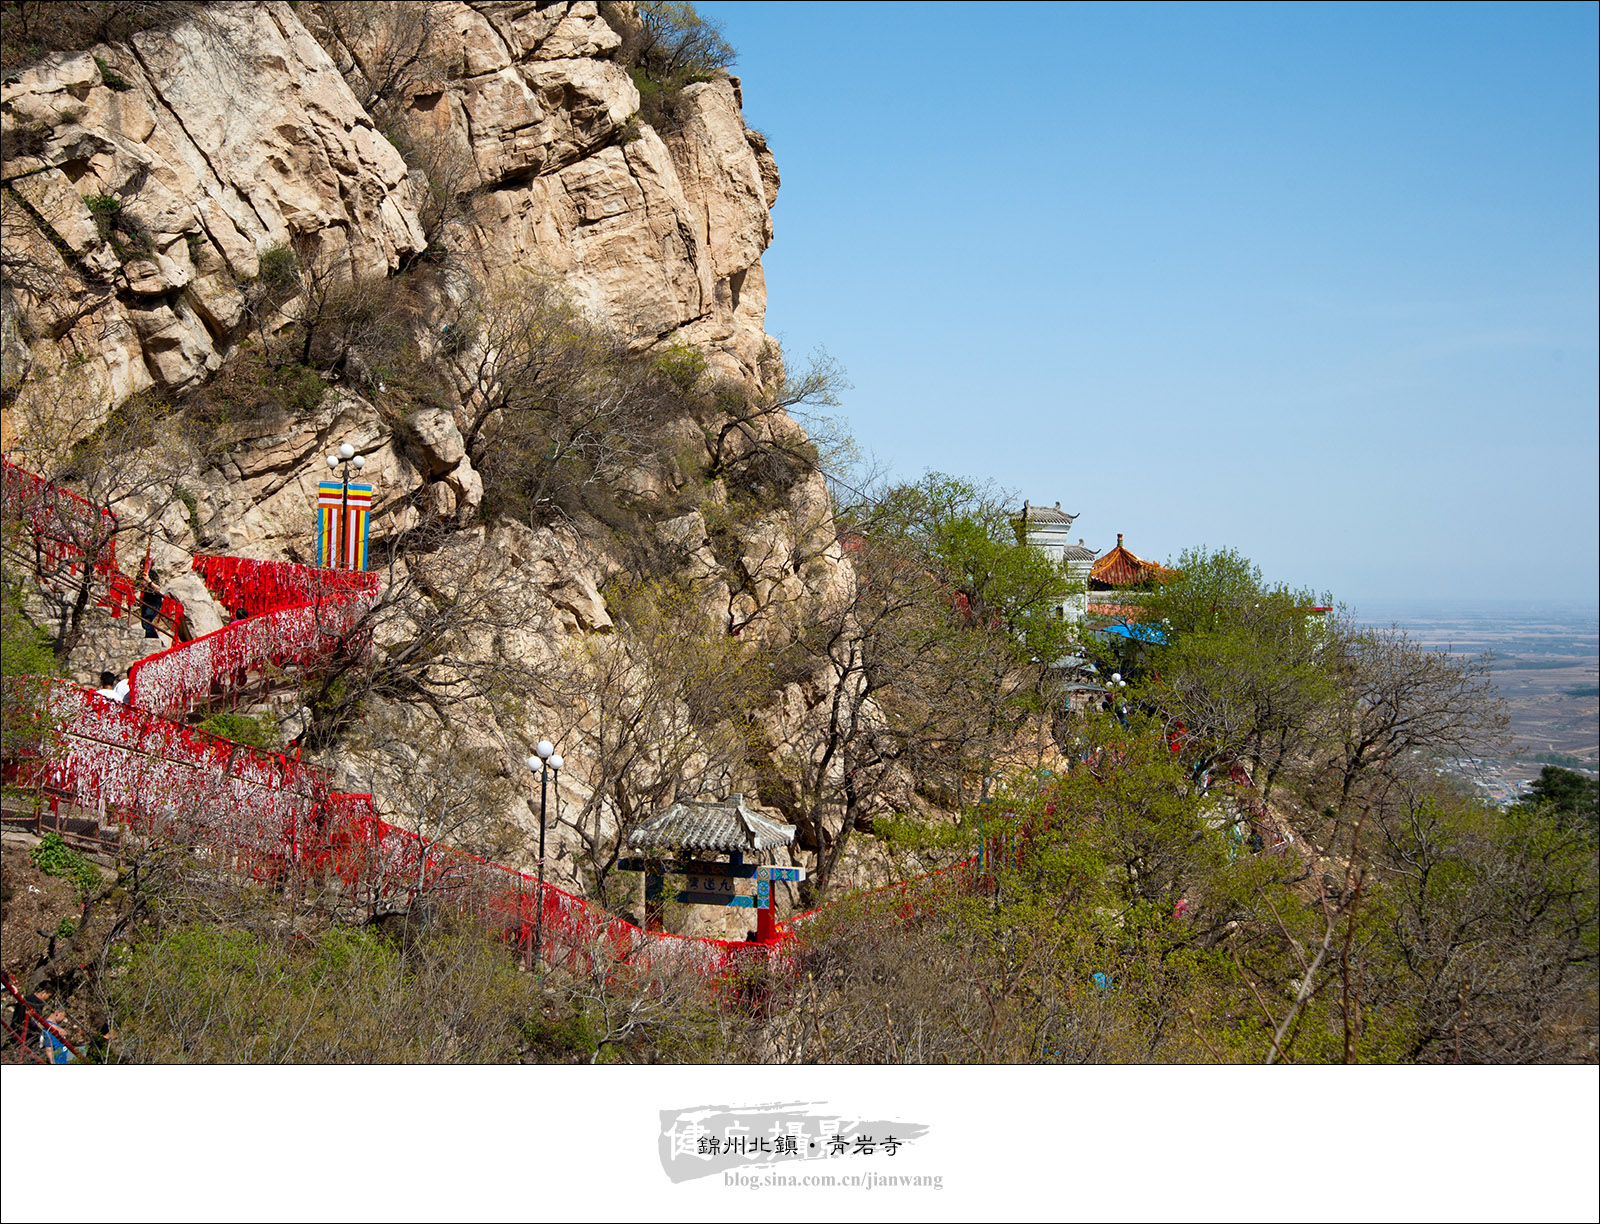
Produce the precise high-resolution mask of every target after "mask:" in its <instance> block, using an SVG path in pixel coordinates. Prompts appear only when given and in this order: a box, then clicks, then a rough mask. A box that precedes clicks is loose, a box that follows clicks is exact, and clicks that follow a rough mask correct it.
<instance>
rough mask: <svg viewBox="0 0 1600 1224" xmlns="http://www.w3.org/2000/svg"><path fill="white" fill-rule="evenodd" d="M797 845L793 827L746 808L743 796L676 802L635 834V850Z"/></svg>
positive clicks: (630, 842)
mask: <svg viewBox="0 0 1600 1224" xmlns="http://www.w3.org/2000/svg"><path fill="white" fill-rule="evenodd" d="M793 842H794V827H793V826H792V825H783V824H779V823H778V822H777V821H775V820H768V819H767V818H766V817H765V816H758V815H757V814H756V813H755V812H752V811H751V810H750V809H749V808H747V807H745V805H744V796H743V795H738V794H735V795H729V796H728V797H727V799H725V800H723V801H722V802H720V803H674V804H673V805H672V806H671V807H669V808H668V809H667V810H666V811H664V812H662V813H661V815H659V816H652V817H651V818H650V819H649V820H647V821H645V822H644V823H643V824H642V825H640V826H639V827H638V828H637V829H635V830H634V831H633V832H632V833H630V834H628V845H630V846H632V847H633V848H634V849H636V850H718V851H721V852H722V853H724V854H731V853H733V852H734V851H736V850H737V851H741V852H743V851H747V850H776V849H777V848H778V847H779V846H788V845H791V844H793Z"/></svg>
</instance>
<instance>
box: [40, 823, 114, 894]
mask: <svg viewBox="0 0 1600 1224" xmlns="http://www.w3.org/2000/svg"><path fill="white" fill-rule="evenodd" d="M29 857H30V858H31V859H32V860H33V865H34V866H35V867H37V868H38V869H39V870H40V871H42V872H44V873H45V875H52V876H64V877H65V878H67V879H69V880H72V881H73V882H74V883H76V884H77V886H78V894H79V896H88V895H89V894H90V893H91V892H93V891H94V890H95V889H96V888H98V887H99V886H100V871H99V869H98V868H96V867H95V865H94V864H93V863H91V862H90V861H89V860H88V859H86V858H84V857H83V855H81V854H79V853H78V852H77V851H76V850H74V849H73V848H72V847H71V846H69V845H67V843H66V842H64V841H62V840H61V834H59V833H46V834H45V835H44V837H42V838H41V839H40V840H39V844H38V845H37V846H35V847H34V848H33V853H32V855H30V856H29Z"/></svg>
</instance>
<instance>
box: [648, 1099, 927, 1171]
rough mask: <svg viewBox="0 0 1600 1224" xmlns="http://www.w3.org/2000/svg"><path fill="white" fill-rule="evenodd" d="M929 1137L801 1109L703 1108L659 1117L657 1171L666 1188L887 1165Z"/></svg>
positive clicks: (902, 1127)
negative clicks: (776, 1170) (801, 1169)
mask: <svg viewBox="0 0 1600 1224" xmlns="http://www.w3.org/2000/svg"><path fill="white" fill-rule="evenodd" d="M927 1133H928V1128H927V1127H926V1126H924V1125H921V1124H919V1123H915V1122H906V1121H903V1120H901V1121H893V1120H888V1119H884V1118H870V1119H868V1118H842V1117H839V1116H838V1115H835V1114H826V1113H820V1112H812V1111H811V1110H810V1109H809V1108H807V1106H806V1105H805V1104H804V1103H801V1102H792V1103H788V1104H775V1105H767V1106H761V1107H756V1108H739V1107H735V1106H728V1105H702V1106H697V1107H695V1108H691V1109H676V1110H664V1111H662V1114H661V1135H660V1152H661V1163H662V1166H663V1168H664V1169H665V1170H666V1172H667V1175H668V1176H669V1177H670V1178H671V1179H672V1180H673V1181H687V1180H690V1179H693V1178H699V1177H706V1176H710V1175H713V1174H717V1173H722V1172H724V1171H726V1170H729V1169H737V1168H746V1167H749V1166H763V1165H765V1166H772V1165H780V1164H792V1163H799V1164H804V1163H806V1162H809V1161H822V1162H824V1163H827V1162H829V1161H832V1160H837V1159H840V1158H843V1160H844V1161H845V1163H846V1164H849V1163H851V1162H853V1160H854V1159H855V1158H857V1157H869V1158H871V1159H872V1160H873V1161H878V1160H883V1159H886V1158H891V1159H892V1158H894V1157H895V1156H896V1155H897V1154H899V1153H900V1152H901V1149H902V1148H905V1147H907V1146H908V1145H911V1144H914V1143H915V1142H916V1141H917V1140H919V1139H921V1138H922V1137H924V1136H925V1135H926V1134H927Z"/></svg>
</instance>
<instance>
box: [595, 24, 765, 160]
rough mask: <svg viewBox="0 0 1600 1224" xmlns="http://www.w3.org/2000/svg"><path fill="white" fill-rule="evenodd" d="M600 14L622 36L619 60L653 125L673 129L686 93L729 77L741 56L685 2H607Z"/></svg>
mask: <svg viewBox="0 0 1600 1224" xmlns="http://www.w3.org/2000/svg"><path fill="white" fill-rule="evenodd" d="M600 12H601V15H602V16H603V17H604V18H605V19H606V21H607V23H609V24H610V26H611V28H612V29H614V30H616V32H617V33H618V34H619V35H621V37H622V46H621V47H620V48H619V49H618V51H617V58H618V60H619V61H620V62H621V63H622V64H623V66H624V67H626V68H627V69H628V70H629V74H630V75H631V76H632V77H633V83H634V86H635V88H637V89H638V91H639V116H638V117H639V118H640V119H642V120H643V121H644V122H645V123H648V124H650V125H651V126H652V127H656V128H662V127H671V126H673V125H674V124H675V123H676V122H677V118H678V114H677V102H678V98H679V96H680V95H681V94H682V93H683V90H684V89H685V88H686V87H688V86H690V85H693V84H694V83H695V82H697V81H711V80H715V79H717V78H718V77H721V76H726V75H727V71H728V69H729V68H731V67H732V66H733V64H734V61H735V59H736V58H737V56H736V53H735V52H734V49H733V47H732V46H731V45H730V44H729V42H728V40H727V39H726V38H724V37H723V34H722V25H721V23H720V22H717V21H712V20H709V19H707V18H705V17H702V16H701V15H700V14H699V13H698V12H696V11H695V7H694V5H692V4H688V3H682V2H681V0H645V3H642V4H639V5H637V6H635V7H634V8H633V9H632V10H631V11H630V10H629V9H628V8H627V7H625V6H623V5H619V4H602V5H601V6H600ZM632 123H633V121H631V120H630V125H632ZM631 131H632V135H630V134H629V133H630V126H628V125H625V126H624V127H623V129H622V133H621V139H622V140H623V142H624V143H626V142H627V141H628V140H631V139H634V138H636V136H637V127H636V126H632V127H631Z"/></svg>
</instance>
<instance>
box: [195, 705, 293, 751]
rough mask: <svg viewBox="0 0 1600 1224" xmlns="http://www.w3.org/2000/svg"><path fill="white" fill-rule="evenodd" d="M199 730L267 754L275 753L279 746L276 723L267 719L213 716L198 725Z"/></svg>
mask: <svg viewBox="0 0 1600 1224" xmlns="http://www.w3.org/2000/svg"><path fill="white" fill-rule="evenodd" d="M200 729H201V730H202V731H209V732H211V734H212V735H220V736H221V737H222V738H223V739H228V740H232V741H233V742H234V743H236V744H246V745H248V746H249V747H251V748H264V749H266V750H267V751H268V752H276V751H277V750H278V748H279V747H280V746H281V745H280V744H279V740H278V728H277V724H276V723H274V722H273V721H272V720H271V719H267V718H252V717H251V716H249V715H248V714H213V715H211V717H210V718H207V719H206V720H205V721H203V722H202V723H201V724H200Z"/></svg>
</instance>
